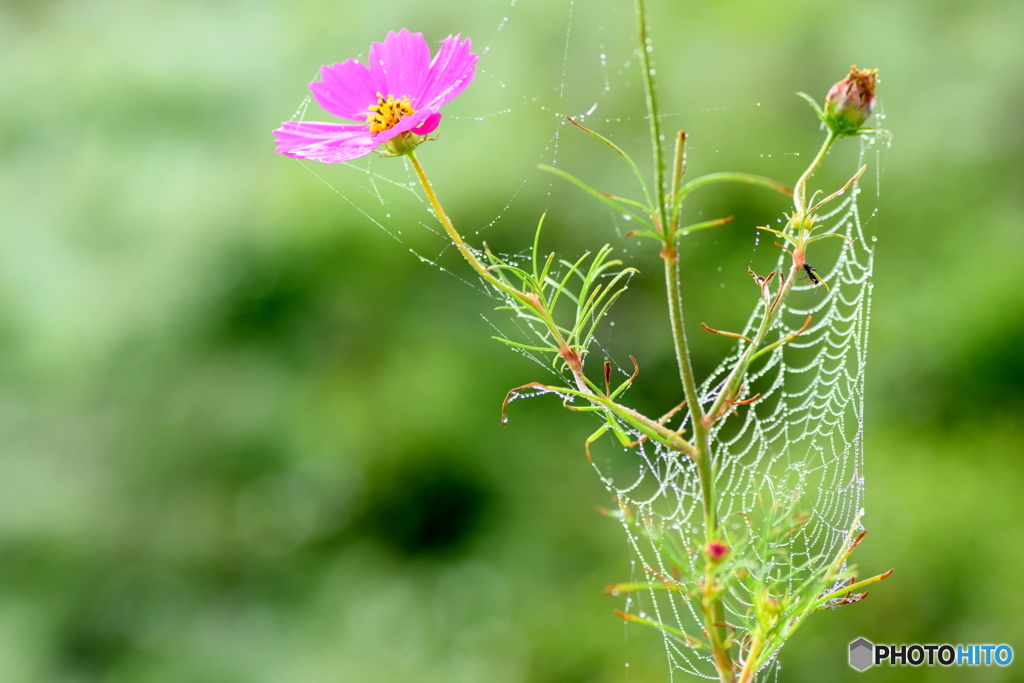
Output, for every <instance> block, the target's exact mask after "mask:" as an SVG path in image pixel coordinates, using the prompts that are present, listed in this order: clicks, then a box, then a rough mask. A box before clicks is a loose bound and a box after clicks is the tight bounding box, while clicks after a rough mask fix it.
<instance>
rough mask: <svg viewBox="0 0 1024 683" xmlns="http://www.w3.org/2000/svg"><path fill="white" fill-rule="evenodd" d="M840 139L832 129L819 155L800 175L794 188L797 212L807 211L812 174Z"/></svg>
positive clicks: (794, 201) (800, 213)
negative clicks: (808, 189) (808, 185)
mask: <svg viewBox="0 0 1024 683" xmlns="http://www.w3.org/2000/svg"><path fill="white" fill-rule="evenodd" d="M838 139H839V137H838V136H837V135H836V134H835V133H833V132H832V131H831V130H830V131H829V132H828V135H827V136H826V137H825V142H824V143H823V144H822V145H821V149H819V150H818V155H817V156H816V157H814V161H812V162H811V165H810V166H808V167H807V170H806V171H804V174H803V175H802V176H800V180H798V181H796V187H795V188H794V190H793V204H794V205H795V206H796V212H797V214H799V215H802V214H804V213H805V212H806V211H807V181H808V180H810V179H811V176H813V175H814V173H815V172H816V171H817V170H818V167H819V166H821V162H822V161H824V160H825V156H826V155H827V154H828V151H829V150H830V149H832V145H833V144H835V141H836V140H838Z"/></svg>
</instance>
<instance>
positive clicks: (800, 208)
mask: <svg viewBox="0 0 1024 683" xmlns="http://www.w3.org/2000/svg"><path fill="white" fill-rule="evenodd" d="M837 139H838V136H836V134H835V133H833V132H832V131H829V133H828V135H827V136H826V137H825V142H824V143H822V145H821V149H820V150H818V154H817V155H816V156H815V157H814V160H813V161H811V164H810V165H809V166H808V167H807V170H805V171H804V172H803V175H801V176H800V179H799V180H798V181H797V182H796V187H795V188H794V190H793V203H794V205H795V207H796V212H795V213H794V214H793V215H792V216H791V217H790V219H789V224H788V226H787V230H788V229H789V227H790V226H792V227H796V228H797V230H798V232H799V236H798V239H797V247H796V249H794V250H793V265H792V266H791V267H790V269H789V275H788V276H787V277H786V279H785V281H784V282H783V284H782V286H781V288H780V289H779V293H778V294H777V295H776V296H775V298H773V299H772V300H771V301H769V302H767V303H766V304H765V306H766V308H765V314H764V317H763V318H762V319H761V326H760V328H758V331H757V336H755V337H754V343H753V344H750V345H748V346H747V348H746V349H745V350H744V352H743V355H742V356H740V359H739V361H737V363H736V365H735V366H734V367H733V369H732V372H731V373H729V377H728V378H727V379H726V381H725V383H724V384H723V385H722V390H721V391H720V392H719V394H718V398H716V399H715V402H714V403H713V404H712V405H711V409H710V410H708V413H707V414H708V416H709V419H711V420H717V419H719V418H723V417H724V416H725V412H726V410H727V408H728V406H727V402H728V401H731V400H734V399H735V397H736V393H737V392H738V391H739V389H740V386H741V385H742V384H743V378H744V377H745V376H746V373H747V369H748V366H749V365H750V362H751V361H752V360H753V357H754V354H755V353H756V352H757V350H758V349H759V348H760V346H761V344H762V343H763V342H764V338H765V336H766V335H767V334H768V331H769V330H770V329H771V327H772V323H773V322H774V321H775V319H776V318H777V317H778V314H779V312H780V311H781V310H782V304H783V303H784V302H785V300H786V297H788V296H789V292H790V290H792V289H793V285H794V284H796V280H797V278H798V277H799V275H800V273H801V271H802V268H803V264H804V254H803V250H804V246H805V245H806V243H807V240H808V239H810V236H811V230H810V227H811V221H810V219H809V217H808V216H807V215H806V214H807V181H808V180H810V178H811V177H812V176H813V175H814V174H815V172H816V171H817V170H818V168H819V167H820V166H821V163H822V162H823V161H824V160H825V156H826V155H827V154H828V151H829V150H830V149H831V148H832V145H833V144H834V143H835V141H836V140H837ZM697 447H698V448H700V440H699V439H698V440H697Z"/></svg>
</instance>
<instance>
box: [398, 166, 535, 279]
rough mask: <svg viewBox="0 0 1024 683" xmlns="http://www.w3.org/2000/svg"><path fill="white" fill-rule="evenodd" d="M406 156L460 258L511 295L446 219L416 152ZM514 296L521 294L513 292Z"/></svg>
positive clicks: (448, 219)
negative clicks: (460, 255)
mask: <svg viewBox="0 0 1024 683" xmlns="http://www.w3.org/2000/svg"><path fill="white" fill-rule="evenodd" d="M406 156H407V157H409V161H410V162H412V167H413V169H415V170H416V177H417V178H419V180H420V184H421V185H422V186H423V191H424V192H425V193H426V194H427V201H429V202H430V206H431V208H433V209H434V215H435V216H437V220H439V221H441V225H442V226H443V227H444V231H445V232H446V233H448V237H449V238H450V239H451V241H452V243H453V244H455V247H456V248H457V249H458V250H459V253H460V254H462V257H463V258H464V259H466V261H467V262H468V263H469V265H471V266H472V267H473V270H475V271H476V272H477V273H479V274H480V277H482V278H483V279H485V280H487V281H488V282H490V283H491V284H492V285H494V286H495V287H497V288H498V289H499V290H501V291H503V292H506V293H512V292H509V288H508V286H507V285H505V283H503V282H502V281H501V280H499V279H498V278H496V277H494V274H493V273H491V271H489V270H488V269H487V266H485V265H484V264H482V263H480V259H478V258H477V257H476V254H474V253H473V250H472V249H470V248H469V246H467V245H466V242H465V240H463V239H462V235H460V234H459V232H458V231H457V230H456V229H455V226H454V225H452V221H451V219H450V218H448V214H447V213H445V211H444V208H443V207H442V206H441V202H440V201H439V200H438V198H437V193H435V192H434V187H433V185H431V184H430V180H429V179H428V178H427V174H426V172H424V170H423V166H422V165H421V164H420V160H419V159H418V158H417V157H416V152H409V153H408V154H406ZM515 294H521V293H520V292H515Z"/></svg>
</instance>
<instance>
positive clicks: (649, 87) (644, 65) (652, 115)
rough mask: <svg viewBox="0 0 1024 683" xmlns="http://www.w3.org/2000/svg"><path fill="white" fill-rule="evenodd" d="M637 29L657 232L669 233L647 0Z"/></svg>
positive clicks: (639, 1)
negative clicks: (649, 141)
mask: <svg viewBox="0 0 1024 683" xmlns="http://www.w3.org/2000/svg"><path fill="white" fill-rule="evenodd" d="M636 30H637V39H638V40H639V42H640V68H641V69H642V70H643V81H644V95H645V98H646V100H647V116H648V118H649V119H650V123H651V125H650V128H651V151H652V154H653V157H654V208H655V212H656V221H657V226H656V227H657V228H658V231H659V232H661V233H662V234H666V231H667V230H668V229H669V228H668V221H667V220H666V219H667V216H668V213H667V211H666V210H665V158H664V152H663V146H662V144H661V143H662V140H661V119H660V118H659V111H658V90H657V88H656V87H655V84H654V74H653V73H651V52H650V50H651V45H650V39H649V38H648V37H647V10H646V8H645V7H644V0H636Z"/></svg>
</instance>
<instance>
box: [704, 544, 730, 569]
mask: <svg viewBox="0 0 1024 683" xmlns="http://www.w3.org/2000/svg"><path fill="white" fill-rule="evenodd" d="M728 554H729V546H727V545H726V544H724V543H722V542H721V541H711V542H710V543H708V544H707V545H706V546H704V555H705V557H707V558H708V560H709V561H710V562H711V563H712V564H718V563H719V562H721V561H722V558H723V557H725V556H726V555H728Z"/></svg>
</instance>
